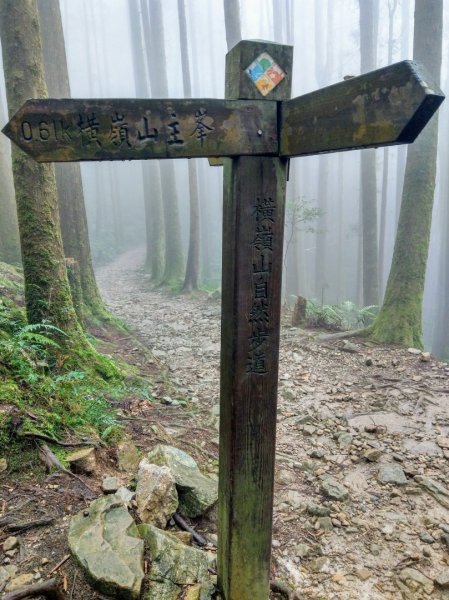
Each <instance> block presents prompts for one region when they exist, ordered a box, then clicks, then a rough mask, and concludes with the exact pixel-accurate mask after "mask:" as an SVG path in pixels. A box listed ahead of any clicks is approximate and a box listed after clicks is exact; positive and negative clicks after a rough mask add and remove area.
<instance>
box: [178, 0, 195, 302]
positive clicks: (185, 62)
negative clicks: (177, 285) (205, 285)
mask: <svg viewBox="0 0 449 600" xmlns="http://www.w3.org/2000/svg"><path fill="white" fill-rule="evenodd" d="M178 17H179V33H180V41H181V64H182V82H183V86H184V96H185V97H186V98H191V97H192V83H191V75H190V61H189V47H188V44H187V22H186V9H185V3H184V0H178ZM196 166H197V162H196V160H195V159H193V160H189V162H188V168H189V196H190V226H189V251H188V254H187V266H186V274H185V278H184V285H183V290H184V291H185V292H191V291H192V290H197V289H198V281H199V275H200V205H199V198H198V172H197V168H196Z"/></svg>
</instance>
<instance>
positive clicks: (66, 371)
mask: <svg viewBox="0 0 449 600" xmlns="http://www.w3.org/2000/svg"><path fill="white" fill-rule="evenodd" d="M0 272H1V273H2V274H3V271H0ZM9 289H10V288H9ZM12 291H13V292H14V293H16V292H20V289H17V290H16V289H14V290H12ZM16 300H17V298H15V297H14V296H13V294H5V293H2V292H0V455H7V456H11V455H12V454H15V455H17V452H18V447H20V445H21V444H22V445H23V446H24V447H26V446H29V444H30V439H32V437H30V434H39V435H44V436H48V437H49V438H53V439H55V440H65V439H67V438H71V439H73V438H76V439H77V440H81V439H92V440H97V441H98V440H102V441H103V442H105V443H113V442H115V441H117V439H119V438H120V436H121V428H120V425H119V421H118V419H117V415H116V411H115V410H114V404H116V403H117V402H118V401H120V399H121V398H123V397H125V396H129V395H130V394H132V395H133V396H134V397H136V396H137V397H139V396H141V395H143V392H142V390H144V389H146V390H148V384H146V386H145V385H144V382H142V381H141V380H139V377H138V374H137V373H136V372H135V370H134V371H133V368H132V367H130V366H129V365H128V364H126V363H120V362H118V361H116V360H113V359H112V358H111V357H109V356H107V355H104V354H100V352H98V351H97V350H96V348H95V346H96V343H97V340H96V339H95V338H94V337H93V336H87V338H88V340H87V343H86V341H85V339H84V340H83V343H78V342H77V341H76V340H74V339H72V338H69V339H68V340H66V339H65V337H66V336H65V334H64V333H63V332H61V331H60V330H59V329H57V328H56V327H53V326H52V325H51V324H49V323H39V324H33V325H30V324H28V323H27V321H26V315H25V310H24V308H23V307H21V306H19V305H18V304H17V303H16ZM61 339H62V340H63V341H62V342H61ZM61 345H63V346H64V351H62V348H61ZM141 392H142V393H141ZM25 434H28V437H27V436H26V435H25ZM19 454H20V452H19Z"/></svg>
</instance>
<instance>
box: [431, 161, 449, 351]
mask: <svg viewBox="0 0 449 600" xmlns="http://www.w3.org/2000/svg"><path fill="white" fill-rule="evenodd" d="M446 164H447V155H446ZM446 168H447V167H446ZM445 187H446V189H445V191H446V194H445V197H444V202H443V204H444V207H443V219H444V220H443V231H444V232H445V233H444V234H443V235H442V236H441V251H440V268H439V289H440V290H441V292H440V294H439V298H438V300H439V302H438V305H437V313H436V319H435V323H434V328H433V334H434V340H433V346H432V352H434V353H435V354H436V355H437V356H441V357H442V358H444V359H445V360H449V318H448V315H449V235H448V234H447V232H448V231H449V204H448V201H447V198H448V196H447V194H448V191H449V189H448V185H447V175H446V186H445Z"/></svg>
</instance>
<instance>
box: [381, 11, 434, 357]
mask: <svg viewBox="0 0 449 600" xmlns="http://www.w3.org/2000/svg"><path fill="white" fill-rule="evenodd" d="M442 19H443V1H442V0H416V3H415V25H414V42H413V58H414V59H415V60H416V61H418V62H420V63H422V64H424V65H425V66H426V67H427V69H428V71H429V72H430V74H431V76H432V77H433V79H434V81H435V83H437V84H439V81H440V71H441V44H442V26H443V22H442ZM437 143H438V117H437V116H436V115H435V116H434V117H433V118H432V120H431V121H430V123H429V124H428V125H427V127H426V128H425V129H424V131H423V132H422V133H421V135H420V136H419V138H418V139H417V141H416V142H415V143H414V144H412V145H411V146H409V149H408V154H407V164H406V169H405V180H404V190H403V193H402V204H401V212H400V215H399V223H398V231H397V234H396V241H395V246H394V252H393V261H392V265H391V270H390V276H389V278H388V284H387V289H386V292H385V299H384V302H383V305H382V308H381V310H380V313H379V315H378V317H377V319H376V320H375V322H374V324H373V327H372V332H371V337H372V339H374V340H376V341H379V342H386V343H394V344H401V345H404V346H414V347H415V348H422V299H423V292H424V279H425V273H426V264H427V255H428V249H429V238H430V226H431V221H432V208H433V197H434V189H435V174H436V157H437Z"/></svg>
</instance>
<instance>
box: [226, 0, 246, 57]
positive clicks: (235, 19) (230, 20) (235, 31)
mask: <svg viewBox="0 0 449 600" xmlns="http://www.w3.org/2000/svg"><path fill="white" fill-rule="evenodd" d="M223 7H224V17H225V28H226V44H227V46H228V50H230V49H231V48H233V47H234V46H235V45H236V44H237V42H240V40H241V39H242V31H241V25H240V1H239V0H223Z"/></svg>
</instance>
